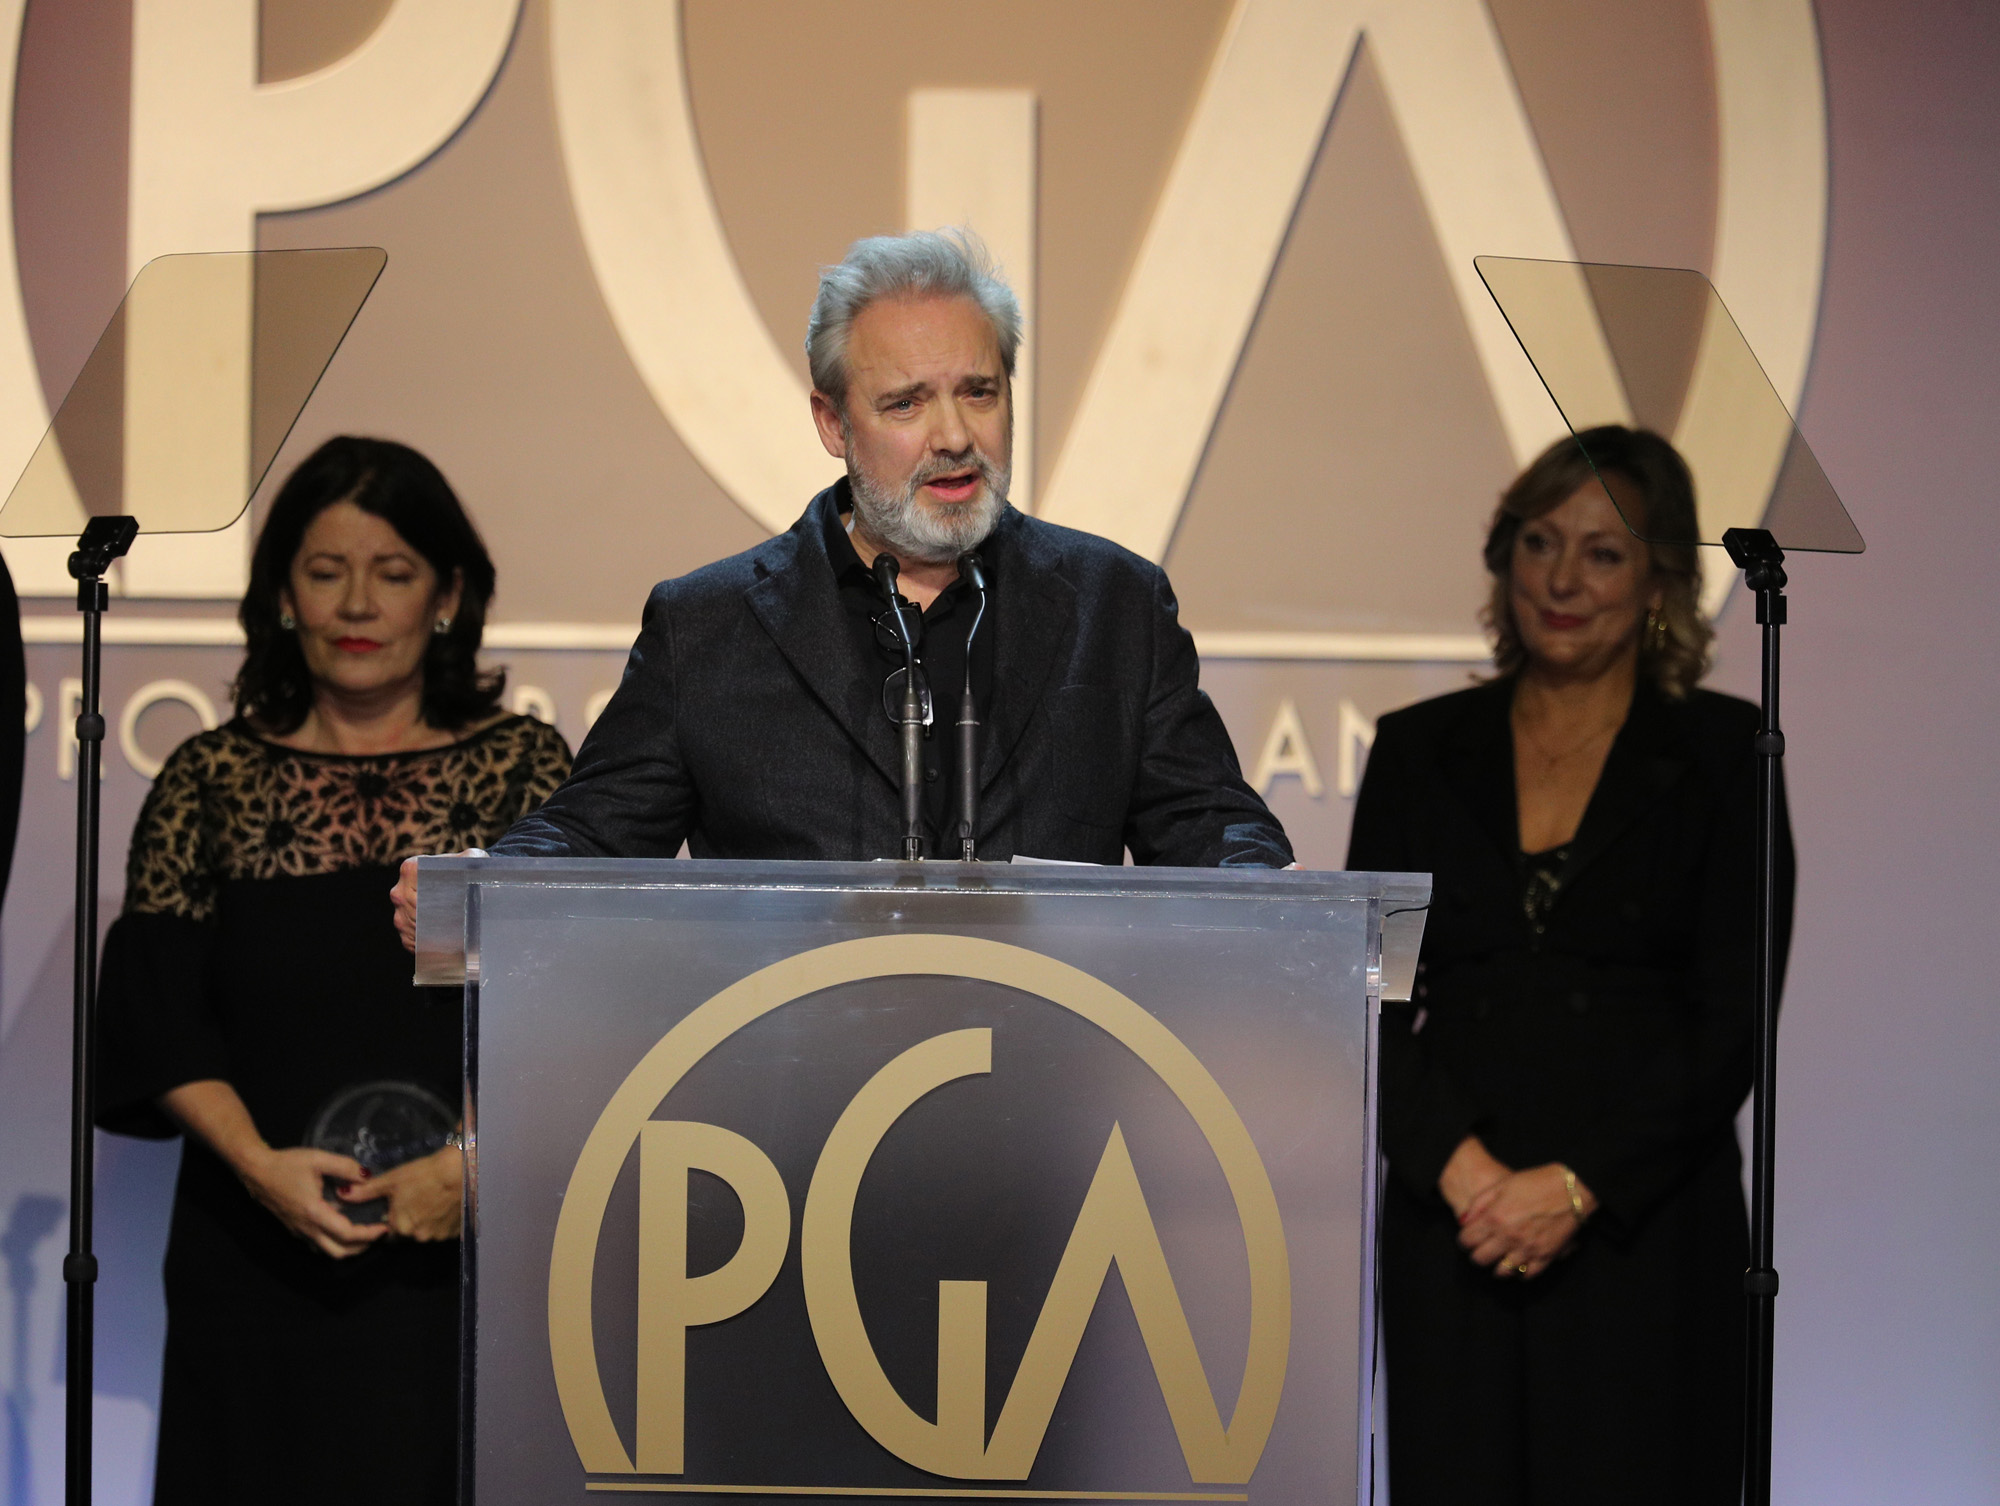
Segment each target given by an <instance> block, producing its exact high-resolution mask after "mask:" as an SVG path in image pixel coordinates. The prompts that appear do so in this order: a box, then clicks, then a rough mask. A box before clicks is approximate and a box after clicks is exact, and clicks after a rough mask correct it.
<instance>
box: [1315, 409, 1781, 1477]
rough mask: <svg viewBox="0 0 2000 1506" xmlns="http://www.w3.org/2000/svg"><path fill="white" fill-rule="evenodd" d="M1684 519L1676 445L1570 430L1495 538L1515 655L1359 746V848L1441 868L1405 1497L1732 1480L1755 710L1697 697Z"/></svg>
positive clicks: (1389, 1281)
mask: <svg viewBox="0 0 2000 1506" xmlns="http://www.w3.org/2000/svg"><path fill="white" fill-rule="evenodd" d="M1586 451H1587V455H1586ZM1593 459H1594V460H1595V462H1596V466H1595V468H1594V469H1593V466H1592V463H1591V461H1592V460H1593ZM1607 487H1609V488H1610V492H1611V493H1615V494H1616V497H1617V505H1614V504H1613V500H1612V496H1611V495H1609V494H1607V491H1606V488H1607ZM1621 512H1622V514H1623V516H1622V517H1621ZM1626 517H1629V518H1632V519H1634V520H1635V522H1636V523H1637V528H1638V532H1640V533H1643V534H1644V535H1646V536H1647V537H1648V538H1651V539H1655V540H1668V541H1674V542H1655V543H1650V544H1648V543H1644V542H1641V540H1640V539H1639V538H1638V537H1636V536H1635V534H1634V531H1633V530H1632V529H1629V528H1627V526H1626V524H1625V522H1624V518H1626ZM1695 529H1696V516H1695V503H1694V490H1693V485H1692V482H1691V480H1690V478H1689V475H1688V470H1687V466H1686V465H1685V463H1683V461H1682V460H1681V457H1680V456H1679V455H1678V454H1676V453H1675V451H1674V449H1673V447H1672V446H1671V445H1669V444H1668V443H1667V442H1666V441H1665V440H1663V439H1661V438H1659V437H1658V436H1657V435H1653V434H1649V433H1645V432H1643V431H1634V430H1628V429H1621V428H1603V429H1595V430H1591V431H1589V432H1587V433H1585V434H1583V435H1581V436H1579V439H1578V441H1572V440H1568V439H1565V440H1563V441H1561V442H1560V443H1558V444H1556V445H1554V446H1552V447H1551V448H1550V449H1549V450H1548V451H1547V452H1546V453H1544V454H1543V455H1542V456H1541V457H1540V458H1539V459H1537V460H1536V461H1535V462H1534V464H1532V465H1531V466H1529V467H1528V469H1527V470H1526V471H1525V472H1524V473H1523V474H1522V475H1521V477H1520V478H1519V479H1518V480H1516V481H1515V482H1514V484H1513V485H1512V486H1511V487H1510V488H1509V489H1508V490H1507V492H1506V494H1505V495H1504V496H1503V497H1502V498H1501V502H1500V508H1499V511H1498V512H1497V513H1496V514H1495V516H1494V519H1493V524H1492V528H1491V531H1490V533H1489V535H1488V538H1487V543H1486V564H1487V568H1488V569H1489V570H1490V571H1491V572H1492V576H1493V594H1492V598H1491V602H1490V604H1489V606H1488V608H1487V625H1488V627H1489V629H1490V631H1491V633H1492V636H1493V639H1494V644H1495V650H1494V660H1495V663H1496V665H1497V667H1498V669H1499V673H1498V675H1497V676H1496V677H1495V678H1494V679H1492V680H1491V681H1488V682H1487V683H1485V684H1482V685H1478V686H1476V687H1474V688H1472V689H1470V690H1463V691H1459V692H1458V693H1456V694H1453V695H1447V696H1441V697H1439V698H1438V699H1436V700H1431V701H1425V702H1423V703H1421V704H1419V705H1416V706H1411V707H1409V708H1407V709H1406V710H1403V711H1398V712H1394V713H1392V714H1390V715H1389V716H1386V717H1384V718H1382V720H1381V723H1380V725H1379V727H1378V729H1377V732H1376V739H1375V745H1374V748H1373V750H1372V751H1371V753H1370V754H1369V761H1368V771H1367V775H1366V778H1365V779H1364V781H1363V783H1362V787H1361V793H1360V797H1359V799H1358V800H1357V802H1356V805H1355V811H1354V828H1353V836H1352V838H1351V840H1350V845H1349V847H1348V855H1347V861H1348V866H1349V867H1351V868H1365V869H1377V870H1401V871H1418V872H1428V873H1430V874H1432V875H1433V876H1434V884H1435V888H1434V898H1433V902H1432V905H1431V912H1430V918H1429V921H1428V924H1427V926H1426V932H1425V936H1424V950H1423V963H1422V966H1421V968H1420V970H1419V975H1418V984H1417V988H1416V997H1415V999H1413V1000H1412V1001H1411V1002H1410V1003H1409V1004H1407V1005H1388V1004H1385V1005H1384V1006H1383V1019H1382V1036H1381V1039H1382V1058H1381V1081H1382V1141H1383V1146H1384V1149H1385V1151H1386V1152H1387V1155H1388V1158H1389V1170H1390V1175H1389V1185H1388V1188H1387V1191H1386V1193H1385V1201H1384V1207H1383V1219H1382V1229H1383V1237H1382V1292H1383V1308H1384V1328H1385V1338H1386V1360H1387V1369H1388V1378H1389V1403H1388V1412H1389V1478H1390V1488H1391V1489H1392V1490H1393V1492H1394V1494H1395V1498H1396V1502H1397V1506H1424V1503H1428V1502H1450V1503H1452V1506H1472V1503H1494V1506H1501V1503H1506V1506H1526V1503H1537V1506H1541V1503H1556V1502H1579V1503H1581V1502H1590V1503H1599V1502H1607V1501H1616V1502H1619V1503H1620V1506H1634V1503H1641V1502H1661V1503H1669V1502H1670V1503H1673V1506H1701V1503H1716V1506H1724V1503H1734V1502H1735V1501H1736V1500H1737V1499H1738V1494H1739V1489H1740V1474H1741V1464H1742V1427H1743V1418H1742V1412H1743V1274H1742V1273H1743V1269H1744V1266H1745V1265H1746V1264H1747V1257H1748V1250H1747V1239H1748V1236H1747V1227H1746V1220H1745V1214H1744V1206H1743V1189H1742V1182H1741V1161H1740V1158H1739V1155H1738V1151H1737V1144H1736V1136H1735V1127H1734V1121H1735V1116H1736V1112H1737V1109H1738V1108H1739V1107H1740V1105H1741V1104H1742V1102H1743V1099H1744V1097H1745V1095H1746V1094H1747V1093H1748V1091H1749V1086H1750V1072H1751V1049H1752V1029H1751V1003H1752V978H1753V974H1752V944H1753V936H1752V925H1753V897H1754V866H1755V860H1754V822H1753V811H1754V808H1755V785H1754V777H1755V776H1754V763H1755V759H1754V756H1753V752H1752V748H1751V739H1752V737H1753V735H1754V734H1755V732H1756V728H1757V711H1756V708H1755V707H1753V706H1750V705H1748V704H1746V703H1745V702H1743V701H1739V700H1735V699H1733V698H1731V697H1728V696H1723V695H1717V694H1714V693H1713V692H1710V691H1705V690H1699V689H1697V688H1695V686H1696V682H1697V681H1698V680H1699V679H1700V678H1701V676H1702V675H1703V673H1705V671H1706V670H1707V667H1708V653H1709V643H1710V639H1711V636H1712V635H1711V633H1710V630H1709V626H1708V623H1707V622H1706V621H1705V620H1704V618H1703V617H1702V614H1701V608H1700V597H1699V591H1700V580H1701V576H1700V570H1699V568H1698V565H1697V562H1696V551H1695V548H1694V542H1693V541H1694V539H1695V538H1696V532H1695ZM1790 853H1791V847H1790V837H1789V834H1787V836H1786V837H1785V841H1784V844H1783V863H1784V868H1783V871H1782V873H1781V874H1780V894H1781V896H1782V899H1783V909H1784V914H1785V916H1786V921H1785V931H1784V932H1781V953H1780V955H1782V936H1783V935H1784V934H1785V933H1788V931H1789V913H1790V896H1791V869H1790V860H1791V859H1790Z"/></svg>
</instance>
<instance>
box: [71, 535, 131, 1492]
mask: <svg viewBox="0 0 2000 1506" xmlns="http://www.w3.org/2000/svg"><path fill="white" fill-rule="evenodd" d="M138 533H139V524H138V521H137V520H136V519H133V518H126V517H111V518H92V519H91V520H90V522H89V523H88V524H87V525H86V526H85V528H84V530H83V537H82V538H80V539H78V540H77V545H76V553H74V554H72V555H71V556H70V557H69V573H70V574H71V575H72V576H73V577H75V579H76V609H77V610H78V611H79V612H81V613H83V701H82V704H81V706H80V707H79V708H78V710H77V717H76V749H77V759H76V998H75V1012H74V1014H73V1015H72V1024H71V1033H70V1123H69V1254H68V1255H67V1256H66V1257H64V1259H63V1281H64V1283H65V1285H66V1288H67V1291H68V1313H67V1324H66V1327H65V1329H64V1340H65V1346H64V1370H63V1384H64V1386H65V1388H66V1394H65V1397H64V1406H65V1411H66V1414H67V1415H66V1418H65V1421H66V1423H67V1429H66V1432H65V1454H64V1461H63V1466H64V1467H63V1499H64V1500H65V1501H66V1502H68V1506H90V1423H91V1417H90V1404H91V1390H92V1387H93V1385H94V1384H95V1382H94V1379H93V1377H92V1369H93V1367H92V1364H91V1360H92V1353H91V1350H92V1345H93V1344H94V1343H95V1338H96V1327H97V1325H96V1306H95V1302H94V1298H95V1296H96V1281H97V1257H96V1256H95V1255H94V1254H92V1253H91V1248H90V1245H91V1212H92V1203H93V1200H94V1198H95V1196H96V1192H95V1188H94V1183H95V1169H96V1168H95V1155H94V1152H95V1149H96V1140H95V1122H94V1121H95V1120H96V1117H97V1005H96V1000H97V812H98V795H99V791H100V789H101V786H102V781H103V777H104V769H103V752H104V714H103V711H102V710H101V708H100V704H99V703H100V699H101V696H100V687H99V676H100V673H101V671H102V669H103V662H104V639H103V619H104V612H105V610H106V608H108V607H109V606H110V604H111V593H110V592H109V591H108V590H107V589H106V588H105V585H104V574H105V572H106V571H107V570H109V569H110V568H111V562H112V561H113V560H115V559H118V558H120V557H121V556H122V555H123V554H124V553H125V551H126V550H128V549H130V548H131V547H132V540H133V539H134V538H136V537H137V536H138Z"/></svg>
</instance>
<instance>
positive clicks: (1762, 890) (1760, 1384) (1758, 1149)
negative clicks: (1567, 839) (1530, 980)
mask: <svg viewBox="0 0 2000 1506" xmlns="http://www.w3.org/2000/svg"><path fill="white" fill-rule="evenodd" d="M1722 544H1723V547H1724V548H1725V549H1727V550H1728V551H1729V557H1730V559H1731V560H1733V561H1734V562H1735V563H1736V566H1737V568H1738V569H1740V570H1741V571H1742V572H1743V580H1744V584H1746V585H1747V586H1749V588H1750V589H1751V590H1752V591H1755V592H1756V593H1757V621H1758V622H1759V623H1760V624H1761V625H1762V627H1763V629H1764V691H1763V700H1762V705H1763V715H1762V717H1761V718H1760V719H1759V721H1758V724H1757V740H1756V743H1755V747H1756V752H1757V917H1756V929H1755V931H1754V936H1755V945H1756V968H1757V978H1756V993H1755V1010H1756V1067H1755V1074H1756V1075H1755V1087H1754V1090H1753V1097H1752V1100H1751V1121H1750V1122H1751V1137H1750V1268H1749V1269H1748V1270H1747V1271H1745V1272H1744V1274H1743V1298H1744V1302H1745V1304H1746V1306H1747V1308H1748V1311H1747V1312H1746V1314H1745V1318H1746V1320H1747V1329H1748V1342H1747V1345H1746V1349H1745V1357H1744V1362H1745V1366H1746V1370H1747V1373H1746V1375H1745V1382H1746V1385H1745V1411H1744V1425H1743V1482H1744V1483H1743V1500H1744V1503H1745V1506H1769V1503H1770V1500H1771V1386H1772V1374H1773V1372H1772V1358H1773V1354H1772V1341H1773V1338H1774V1335H1775V1332H1776V1323H1777V1301H1778V1272H1777V1269H1776V1268H1775V1267H1774V1266H1773V1265H1772V1264H1771V1259H1772V1251H1771V1226H1772V1211H1773V1203H1772V1174H1773V1171H1774V1169H1775V1164H1776V1149H1777V1147H1776V1135H1777V1127H1778V1106H1777V1102H1776V1094H1777V1087H1778V954H1777V919H1778V874H1777V867H1778V790H1779V782H1778V774H1779V769H1780V767H1781V764H1780V760H1782V759H1783V758H1784V756H1785V734H1784V733H1783V732H1781V731H1779V730H1778V634H1779V630H1780V629H1781V628H1783V627H1784V625H1785V584H1786V582H1785V565H1784V560H1785V551H1784V550H1782V549H1780V548H1779V547H1778V541H1777V540H1776V539H1774V538H1773V537H1772V536H1771V535H1770V533H1768V532H1767V531H1766V530H1764V529H1762V528H1731V529H1728V530H1727V531H1725V532H1724V533H1723V535H1722Z"/></svg>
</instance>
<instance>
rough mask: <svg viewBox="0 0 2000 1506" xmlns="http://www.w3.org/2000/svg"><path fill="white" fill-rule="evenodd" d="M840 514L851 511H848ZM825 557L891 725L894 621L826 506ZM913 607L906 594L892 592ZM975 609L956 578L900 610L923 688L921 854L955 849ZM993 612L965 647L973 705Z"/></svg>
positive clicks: (978, 702)
mask: <svg viewBox="0 0 2000 1506" xmlns="http://www.w3.org/2000/svg"><path fill="white" fill-rule="evenodd" d="M847 516H849V517H851V516H852V513H851V512H850V513H849V514H848V515H847ZM823 531H824V533H825V536H826V555H827V559H828V561H829V562H830V563H831V564H832V566H833V571H834V576H835V579H836V580H837V581H838V583H839V586H840V604H841V607H842V608H843V609H844V612H845V616H846V619H847V630H848V633H849V635H850V636H851V637H852V638H853V640H854V646H855V652H856V654H857V656H858V657H860V658H861V659H862V660H863V661H864V662H868V661H879V662H880V663H881V666H882V677H883V681H884V685H885V689H884V693H883V694H884V699H883V709H882V715H883V716H884V718H885V719H887V720H888V721H889V723H890V725H892V726H900V725H901V723H900V721H899V718H900V715H901V712H902V698H901V691H902V684H901V682H900V681H898V682H897V685H896V689H895V692H894V694H893V695H892V694H891V693H890V692H889V691H888V690H887V689H886V685H887V682H888V680H889V679H890V678H891V677H892V676H894V675H895V674H896V673H897V672H898V671H899V670H901V669H902V668H903V650H902V645H901V643H900V642H899V640H898V639H897V638H896V637H895V631H896V628H895V623H894V622H893V621H892V620H891V619H890V617H889V603H888V600H887V598H885V597H884V596H883V595H882V587H881V585H880V583H879V582H877V580H876V579H875V577H874V575H873V574H872V573H871V572H870V571H869V569H868V566H867V564H865V563H863V561H862V559H861V556H860V555H859V554H858V553H856V552H855V548H854V540H853V538H852V536H851V535H850V534H849V533H848V531H847V527H846V525H845V523H844V522H843V519H842V515H841V514H840V513H838V512H830V513H829V514H828V516H827V519H826V522H825V525H824V529H823ZM980 559H981V562H982V563H984V564H986V565H987V569H986V585H987V591H988V593H989V595H990V594H991V593H992V592H993V591H994V590H997V589H998V582H997V580H996V578H995V575H994V568H995V563H994V562H990V561H987V560H986V558H985V556H984V555H981V556H980ZM897 599H898V600H899V601H902V602H904V604H905V606H906V607H910V608H914V603H911V602H909V600H908V598H907V597H898V598H897ZM978 610H979V598H978V596H977V595H976V594H975V593H974V592H973V591H972V590H970V589H969V588H968V587H967V586H966V585H965V583H964V582H963V581H953V582H952V583H951V584H950V585H949V586H947V587H945V589H944V590H942V591H940V592H939V593H938V596H937V599H936V600H935V601H933V602H932V603H931V604H930V606H928V607H927V608H925V609H924V612H923V614H922V616H921V617H916V616H914V615H913V613H907V612H906V616H909V617H910V620H911V621H912V623H913V624H914V625H915V627H916V638H917V667H918V670H919V672H920V675H921V678H922V680H923V682H924V683H925V684H927V685H928V686H929V687H930V692H931V719H930V725H929V726H927V727H925V728H924V821H925V825H926V826H927V828H928V830H927V831H926V833H925V840H924V853H925V855H926V856H929V857H945V858H955V857H957V856H958V855H959V848H958V825H959V816H960V814H961V813H960V811H959V808H958V717H959V707H960V705H961V703H962V701H963V699H964V696H965V636H966V634H967V633H968V632H970V631H971V630H972V622H973V618H974V616H975V615H976V614H977V612H978ZM993 617H994V614H993V613H992V612H991V611H990V610H989V611H988V612H987V613H986V616H985V620H984V621H982V622H981V623H980V624H979V637H978V640H977V641H976V642H975V643H974V644H973V646H972V696H973V702H974V704H975V706H984V705H986V704H988V703H989V702H990V701H991V699H992V696H993V654H994V646H993V640H994V636H995V632H996V629H995V624H994V621H993Z"/></svg>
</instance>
